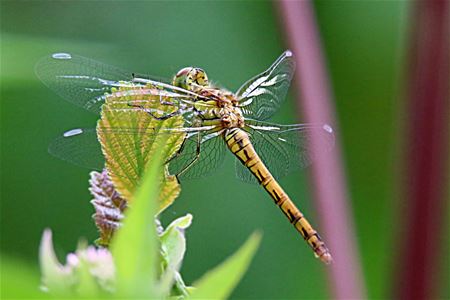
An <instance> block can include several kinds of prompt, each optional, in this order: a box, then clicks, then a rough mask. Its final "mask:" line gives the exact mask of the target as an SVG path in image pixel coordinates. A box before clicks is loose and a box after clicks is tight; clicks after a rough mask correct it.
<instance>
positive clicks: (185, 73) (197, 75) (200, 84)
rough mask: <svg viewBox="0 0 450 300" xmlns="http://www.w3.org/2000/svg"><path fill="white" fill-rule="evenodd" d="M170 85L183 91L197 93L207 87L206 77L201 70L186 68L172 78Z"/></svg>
mask: <svg viewBox="0 0 450 300" xmlns="http://www.w3.org/2000/svg"><path fill="white" fill-rule="evenodd" d="M172 84H173V85H174V86H177V87H181V88H183V89H186V90H189V91H193V92H198V91H199V90H202V89H203V88H204V87H207V86H209V81H208V76H207V75H206V72H205V71H204V70H203V69H201V68H195V67H186V68H183V69H181V70H180V71H178V73H177V74H176V75H175V76H174V77H173V82H172Z"/></svg>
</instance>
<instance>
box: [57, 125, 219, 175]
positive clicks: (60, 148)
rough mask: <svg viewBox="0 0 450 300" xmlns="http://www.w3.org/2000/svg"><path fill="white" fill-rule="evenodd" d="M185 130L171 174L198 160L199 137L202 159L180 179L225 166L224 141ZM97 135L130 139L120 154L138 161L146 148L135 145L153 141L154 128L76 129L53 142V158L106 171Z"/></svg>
mask: <svg viewBox="0 0 450 300" xmlns="http://www.w3.org/2000/svg"><path fill="white" fill-rule="evenodd" d="M184 130H185V131H186V136H187V137H186V140H185V142H184V145H183V148H182V151H180V154H179V155H177V156H176V157H175V158H174V159H172V160H171V161H170V164H169V170H170V173H171V174H178V173H179V172H180V171H181V170H183V169H184V168H185V167H187V166H188V165H189V164H190V162H191V161H193V160H194V159H195V158H196V154H197V140H198V139H197V138H198V137H199V140H200V142H201V145H200V155H199V158H198V159H197V160H196V161H195V162H194V163H193V164H192V166H191V167H189V168H188V169H187V170H186V172H185V173H183V174H182V175H181V176H180V178H182V179H194V178H200V177H203V176H206V175H208V174H210V173H211V172H212V171H214V170H215V169H217V168H218V167H219V166H220V164H221V163H222V162H223V155H224V151H225V145H224V144H223V139H222V138H220V137H216V136H212V137H211V135H215V134H211V133H208V131H207V130H205V129H204V128H198V129H195V128H194V129H192V128H185V129H184ZM182 131H183V129H178V128H177V129H176V130H174V131H170V130H168V131H164V132H158V134H166V135H171V134H173V135H178V134H180V132H182ZM97 132H101V133H102V134H103V135H104V136H107V137H110V138H109V139H111V140H112V137H114V136H116V137H117V136H120V135H126V136H128V137H129V138H128V140H129V143H127V144H122V145H121V148H120V151H121V154H122V155H124V156H128V157H135V158H139V157H141V156H142V153H141V149H142V148H143V147H144V145H143V146H142V147H141V146H139V145H135V143H136V141H140V142H142V143H144V142H148V141H149V140H151V139H153V138H154V135H155V133H154V131H153V130H152V129H151V128H146V129H136V128H112V127H98V128H97V129H95V128H88V129H84V128H77V129H72V130H70V131H67V132H65V133H64V134H63V135H61V136H60V137H57V138H56V139H54V140H53V141H52V142H51V143H50V145H49V148H48V151H49V153H50V154H52V155H53V156H55V157H57V158H59V159H62V160H65V161H68V162H70V163H73V164H75V165H78V166H81V167H85V168H89V169H95V170H102V169H103V168H104V167H105V158H104V155H103V153H102V149H101V146H100V142H99V141H98V136H97ZM208 135H210V136H208ZM202 139H203V141H202Z"/></svg>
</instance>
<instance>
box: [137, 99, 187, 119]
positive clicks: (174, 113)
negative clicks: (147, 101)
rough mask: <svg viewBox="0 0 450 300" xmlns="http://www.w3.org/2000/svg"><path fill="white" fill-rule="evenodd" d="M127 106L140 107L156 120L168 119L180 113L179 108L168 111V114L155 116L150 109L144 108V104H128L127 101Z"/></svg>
mask: <svg viewBox="0 0 450 300" xmlns="http://www.w3.org/2000/svg"><path fill="white" fill-rule="evenodd" d="M128 106H131V107H137V108H140V109H142V110H143V111H145V112H146V113H147V114H149V115H150V116H151V117H152V118H154V119H156V120H158V121H164V120H167V119H170V118H172V117H175V116H177V115H179V114H180V110H176V111H174V112H171V113H169V114H166V115H163V116H161V117H158V116H155V115H154V114H153V113H152V112H151V111H150V110H148V109H146V108H145V107H144V106H142V105H136V104H130V103H128Z"/></svg>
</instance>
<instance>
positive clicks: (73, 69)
mask: <svg viewBox="0 0 450 300" xmlns="http://www.w3.org/2000/svg"><path fill="white" fill-rule="evenodd" d="M36 74H37V76H38V77H39V79H40V80H42V82H44V83H45V85H47V86H48V87H49V88H50V89H52V90H54V91H55V92H56V93H57V94H58V95H59V96H61V97H62V98H64V99H67V100H68V101H70V102H72V103H74V104H76V105H78V106H81V107H83V108H85V109H87V110H89V111H91V112H94V113H99V112H100V108H101V105H102V104H103V102H104V100H105V99H104V95H105V93H108V92H110V90H111V87H115V86H118V85H119V84H120V83H119V81H130V80H132V79H133V76H132V74H131V73H128V72H125V71H123V70H120V69H118V68H115V67H112V66H108V65H106V64H103V63H100V62H97V61H95V60H92V59H89V58H85V57H82V56H78V55H74V54H69V53H55V54H52V55H49V56H46V57H43V58H42V59H41V60H40V61H39V62H38V63H37V65H36Z"/></svg>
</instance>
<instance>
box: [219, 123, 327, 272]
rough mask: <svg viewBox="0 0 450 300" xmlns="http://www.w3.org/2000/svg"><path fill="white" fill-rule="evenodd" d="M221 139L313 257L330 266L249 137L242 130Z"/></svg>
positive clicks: (322, 247)
mask: <svg viewBox="0 0 450 300" xmlns="http://www.w3.org/2000/svg"><path fill="white" fill-rule="evenodd" d="M224 138H225V142H226V144H227V146H228V148H229V149H230V150H231V152H233V154H234V155H236V157H237V158H238V159H239V160H240V161H241V162H242V163H243V164H244V165H245V166H246V167H247V168H248V169H249V170H250V172H252V174H253V175H254V176H255V177H256V179H257V180H258V182H259V183H260V184H261V185H262V186H263V187H264V189H265V190H266V191H267V192H268V193H269V195H270V196H271V197H272V199H273V200H274V201H275V204H276V205H277V206H278V207H279V208H280V209H281V211H282V212H283V213H284V214H285V215H286V217H287V218H288V219H289V221H290V222H291V224H292V225H294V227H295V228H296V229H297V230H298V232H300V234H301V235H302V236H303V238H304V239H305V240H306V241H307V243H308V244H309V245H310V247H311V248H312V249H313V251H314V253H315V254H316V256H317V257H319V258H320V259H321V260H322V261H323V262H324V263H326V264H328V263H330V262H331V261H332V258H331V254H330V252H329V251H328V248H327V247H326V246H325V243H324V242H323V241H322V239H321V238H320V236H319V234H318V233H317V231H315V230H314V229H313V227H312V226H311V224H310V223H309V222H308V220H306V218H305V217H304V216H303V214H302V213H301V212H300V210H299V209H298V208H297V207H296V206H295V204H294V203H293V202H292V200H291V199H290V198H289V196H288V195H287V194H286V192H285V191H284V190H283V189H282V188H281V186H280V185H279V184H278V182H277V181H276V180H275V178H274V177H273V176H272V174H271V173H270V172H269V170H268V169H267V167H266V166H265V165H264V163H263V162H262V160H261V159H260V157H259V156H258V154H257V153H256V151H255V149H254V148H253V145H252V143H251V142H250V139H249V137H248V134H247V133H246V132H245V131H244V130H242V129H241V128H232V129H230V130H228V131H227V132H226V133H225V135H224Z"/></svg>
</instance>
